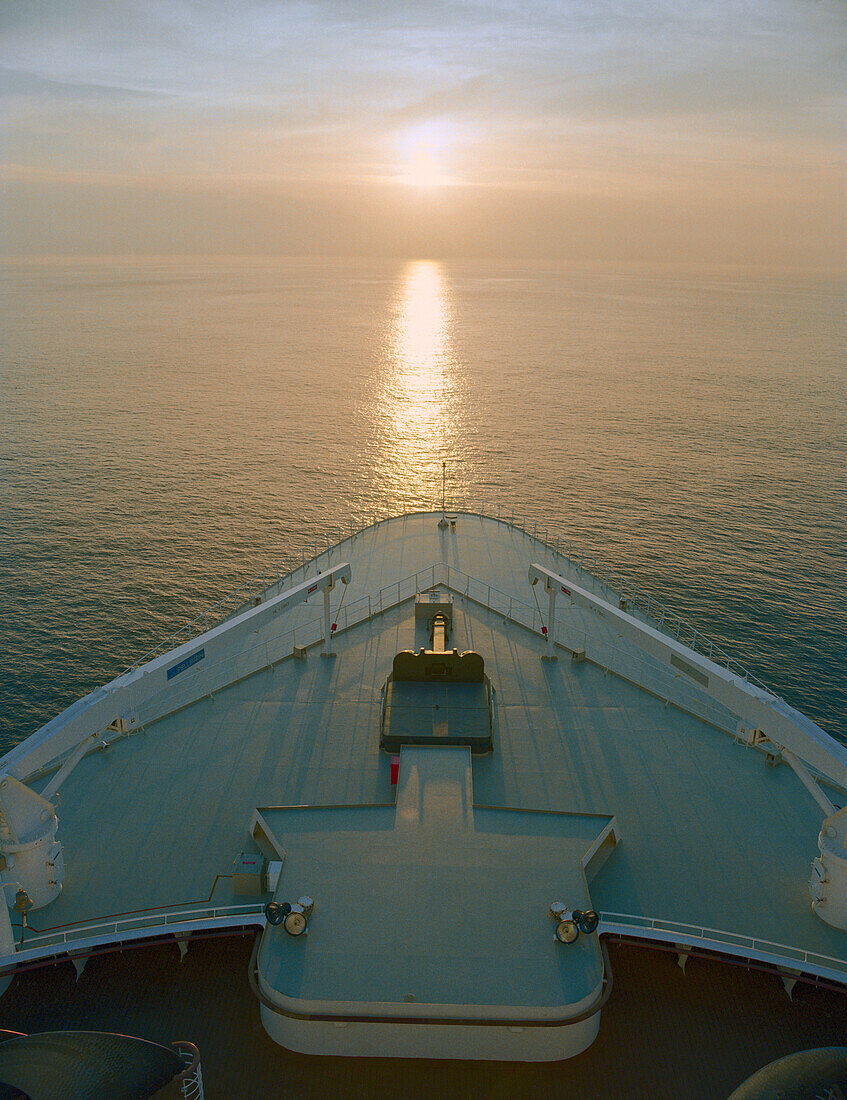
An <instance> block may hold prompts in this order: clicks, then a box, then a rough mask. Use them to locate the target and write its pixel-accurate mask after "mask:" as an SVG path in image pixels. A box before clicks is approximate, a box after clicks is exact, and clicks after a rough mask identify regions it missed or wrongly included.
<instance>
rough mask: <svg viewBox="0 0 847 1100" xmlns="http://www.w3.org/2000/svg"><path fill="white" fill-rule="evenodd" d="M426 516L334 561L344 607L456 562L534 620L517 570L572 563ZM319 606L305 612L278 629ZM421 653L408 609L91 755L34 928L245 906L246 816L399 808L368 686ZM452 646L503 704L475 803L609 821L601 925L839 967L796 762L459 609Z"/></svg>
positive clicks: (840, 941) (481, 529)
mask: <svg viewBox="0 0 847 1100" xmlns="http://www.w3.org/2000/svg"><path fill="white" fill-rule="evenodd" d="M437 518H438V517H437V516H411V517H403V518H401V519H397V520H392V521H388V522H385V523H383V524H381V525H379V526H378V527H377V528H375V529H371V530H370V531H369V532H366V533H363V534H360V535H357V536H356V537H355V538H354V539H353V540H352V541H348V542H346V543H344V544H343V545H342V546H341V547H340V548H338V549H336V550H335V551H333V553H332V556H331V561H332V563H333V564H335V563H336V562H339V561H349V562H350V563H351V565H352V567H353V580H352V583H351V585H350V588H349V591H348V592H347V594H346V597H345V600H346V601H347V602H351V601H354V600H356V599H357V598H359V597H361V596H363V595H367V594H368V593H376V592H377V591H378V590H379V589H380V588H382V587H384V586H385V585H386V584H389V583H391V582H392V581H394V580H396V579H399V578H401V577H405V576H407V575H409V574H411V573H414V572H415V571H417V570H419V569H422V568H424V567H426V566H428V565H430V564H432V563H433V562H438V561H441V560H446V561H448V562H449V563H451V564H453V565H455V566H458V567H459V568H460V569H463V570H465V571H466V572H467V573H469V574H471V575H472V576H473V577H475V578H479V579H481V580H484V581H487V582H489V583H490V584H491V585H492V586H493V587H496V588H499V589H501V590H503V591H504V592H506V593H509V594H513V595H514V597H515V598H516V599H519V600H521V601H523V602H529V603H532V602H533V596H532V590H531V589H530V586H529V584H528V581H527V569H528V566H529V564H530V563H531V562H532V561H541V562H542V563H547V564H549V565H551V566H554V565H555V566H556V568H558V569H559V570H560V571H561V570H563V569H564V568H565V567H564V566H563V563H562V561H561V560H557V559H556V558H555V555H553V554H552V553H550V552H548V551H542V550H541V549H540V548H539V544H538V543H535V542H534V541H533V540H532V539H530V538H529V537H527V536H525V535H523V534H521V533H520V532H518V531H516V530H514V529H512V528H510V527H508V526H506V525H504V524H499V523H497V522H496V521H492V520H483V519H480V518H478V517H466V516H460V517H459V520H458V524H457V527H456V528H455V529H454V530H450V531H449V532H447V533H446V534H441V533H439V531H438V528H437V522H436V521H437ZM326 560H327V559H326V555H324V557H323V558H322V559H321V560H319V561H318V563H317V567H318V568H320V567H322V562H324V563H325V562H326ZM313 570H314V567H313ZM574 576H575V577H576V576H577V574H576V573H574ZM299 579H301V578H300V576H297V575H295V577H294V580H295V581H296V580H299ZM583 583H584V578H583ZM334 606H335V605H334ZM320 611H321V607H320V605H319V604H315V603H314V601H312V603H311V604H310V605H309V606H308V607H301V608H298V609H296V610H294V611H292V612H291V614H290V615H289V616H288V617H287V619H286V621H285V624H284V627H285V629H290V628H291V627H292V626H294V625H296V624H297V623H298V622H306V621H307V620H310V619H314V618H315V617H316V616H317V615H319V614H320ZM542 611H544V612H545V614H546V608H545V607H544V603H543V597H542ZM573 615H574V617H575V620H578V621H579V622H581V623H583V624H584V625H585V626H587V627H590V628H591V629H592V630H593V631H596V632H602V631H603V630H607V629H608V628H607V627H606V625H605V624H604V623H603V622H602V621H599V620H597V621H594V622H590V623H589V622H587V621H586V620H588V619H590V618H591V616H589V615H587V614H581V613H579V612H576V611H573ZM414 640H415V622H414V604H413V602H412V601H408V602H406V603H404V604H402V605H400V606H398V607H395V608H392V609H390V610H388V611H386V612H384V613H381V614H377V615H375V616H374V617H373V618H372V619H370V620H368V621H365V622H363V623H361V624H359V625H357V626H355V627H352V628H351V629H349V630H347V631H344V632H342V633H341V634H340V635H338V636H337V637H336V639H335V642H334V649H335V650H336V652H337V656H336V657H335V658H333V659H329V660H327V659H323V658H322V657H321V656H320V653H319V649H318V648H313V649H310V650H309V651H308V653H307V655H306V657H305V659H304V660H296V659H291V660H285V661H283V662H282V663H280V664H277V665H276V666H275V667H274V668H272V669H266V670H265V671H263V672H260V673H257V674H256V675H254V676H251V677H249V678H248V679H245V680H243V681H241V682H240V683H237V684H235V685H233V686H231V687H229V688H227V689H225V690H223V691H220V692H216V693H215V695H214V698H211V699H202V700H200V701H198V702H196V703H194V704H193V705H191V706H189V707H188V708H186V709H184V710H181V711H179V712H178V713H176V714H173V715H171V716H170V717H168V718H165V719H162V720H160V721H158V722H156V723H154V724H152V725H150V726H148V728H147V730H146V731H145V732H142V733H138V734H134V735H133V736H131V737H129V738H127V739H125V740H122V741H119V742H118V743H116V744H115V745H113V746H112V747H111V748H109V749H108V751H106V752H104V753H100V752H95V753H93V754H91V755H89V756H88V757H86V758H85V759H84V760H83V761H82V762H81V763H80V764H79V766H78V767H77V768H76V770H75V771H74V772H73V773H72V775H71V777H70V778H69V779H68V780H67V782H66V783H65V784H64V786H63V787H62V790H61V803H60V805H59V808H58V814H59V821H60V831H59V837H60V839H61V840H62V842H63V844H64V846H65V858H66V861H67V865H68V870H67V875H66V879H65V886H64V891H63V893H62V895H61V897H60V898H59V899H58V900H57V901H56V902H54V903H53V904H52V905H51V906H49V907H48V908H46V909H44V910H41V911H38V912H35V913H33V914H32V915H31V925H32V926H33V927H34V929H36V930H47V929H48V928H55V927H57V926H66V925H68V924H70V923H72V922H91V921H94V920H97V919H100V918H105V917H107V916H111V915H116V914H127V913H131V912H132V911H137V910H143V909H152V908H154V907H170V906H176V905H182V904H185V903H188V902H198V903H203V904H205V903H206V901H207V899H210V898H211V899H212V900H213V901H214V902H215V903H216V904H220V905H225V904H231V903H233V902H236V901H241V900H244V899H240V898H234V897H233V895H232V889H231V883H230V880H229V878H227V877H225V876H228V875H229V874H230V873H231V871H232V866H233V860H234V859H235V857H236V856H237V854H238V852H239V851H240V850H241V849H242V848H243V847H245V845H246V843H247V840H248V837H247V827H248V822H249V819H250V815H251V812H252V811H253V809H254V808H255V807H259V806H285V805H289V806H295V805H299V806H304V805H328V804H335V805H338V804H342V805H356V804H365V803H386V802H390V801H392V800H393V797H394V789H393V788H392V787H391V785H390V779H389V758H388V757H387V756H386V755H385V754H384V753H381V752H380V751H379V712H380V690H381V688H382V685H383V683H384V682H385V680H386V677H387V676H388V674H389V672H390V670H391V663H392V659H393V657H394V655H395V653H396V652H397V651H398V650H399V649H404V648H411V647H412V646H413V645H414ZM612 641H614V639H612ZM452 644H455V645H456V646H458V648H459V649H460V650H461V649H465V648H467V649H474V650H476V651H477V652H479V653H481V654H482V655H483V657H484V658H485V663H486V672H487V673H488V675H489V676H490V678H491V682H492V685H493V687H494V689H495V692H496V694H495V704H494V712H495V726H494V751H493V752H492V753H491V754H490V755H487V756H484V757H479V758H475V760H474V765H473V798H474V803H475V805H479V806H482V805H485V806H499V807H512V808H517V809H538V810H565V811H570V812H574V813H590V814H604V815H615V816H616V818H617V821H618V825H619V830H620V835H621V843H620V844H619V845H618V847H617V849H616V850H615V851H614V852H613V853H612V855H611V857H610V858H609V860H608V862H607V863H606V864H605V866H604V867H603V868H602V870H601V871H600V873H599V876H598V877H597V879H596V881H595V882H594V883H593V884H592V886H591V901H592V903H593V906H594V908H596V909H597V910H599V911H604V912H611V913H623V914H635V915H639V916H645V917H648V918H660V919H662V920H666V921H678V922H683V923H686V924H692V925H697V926H705V927H708V928H713V929H719V930H722V931H724V932H728V933H732V934H736V935H739V936H753V937H757V938H759V939H763V940H769V941H774V942H776V943H779V944H786V945H789V946H790V947H793V948H796V949H797V950H799V951H801V952H805V951H815V952H819V953H821V954H823V955H827V956H833V957H835V958H837V959H840V960H843V962H844V964H845V965H846V966H847V932H841V931H838V930H837V929H835V928H832V927H830V926H828V925H826V924H824V923H823V922H822V921H820V920H819V919H818V918H817V917H816V916H814V915H813V913H812V911H811V908H810V903H809V896H808V891H807V881H808V877H809V865H810V862H811V860H812V858H813V856H814V855H815V854H816V852H817V844H816V842H817V834H818V831H819V828H820V823H821V819H822V814H821V812H820V811H819V809H818V807H817V805H816V804H815V802H814V801H813V800H812V798H811V797H810V796H809V794H808V792H807V791H806V790H805V789H804V788H803V786H802V785H801V783H800V781H799V780H798V779H797V777H796V775H795V774H794V773H793V772H792V771H791V770H790V769H789V768H788V767H787V766H786V765H780V766H777V767H769V766H767V764H766V763H765V760H764V758H763V756H762V754H760V753H758V752H756V751H755V750H751V749H747V748H745V747H743V746H742V745H740V744H738V743H736V742H734V741H733V739H732V737H730V736H728V735H727V734H726V733H724V732H721V731H719V730H718V729H715V728H714V727H713V726H710V725H707V724H705V723H704V722H702V721H700V720H698V719H696V718H694V717H691V716H690V715H688V714H686V713H684V712H682V711H681V710H679V709H677V708H676V707H674V706H673V705H670V706H665V705H664V704H663V702H662V701H661V700H660V699H658V698H656V697H654V696H652V695H650V694H648V693H646V692H644V691H642V690H640V689H639V688H637V687H635V686H632V685H631V684H628V683H626V682H624V681H622V680H621V679H618V678H617V677H615V676H614V675H612V674H609V675H606V674H604V672H603V671H602V669H600V668H598V667H596V666H595V665H592V664H590V663H583V664H572V663H571V662H570V661H569V660H567V659H566V657H567V655H566V654H565V653H564V652H562V658H561V659H559V660H558V661H556V662H553V663H548V662H542V661H541V659H540V657H541V654H542V653H543V652H544V651H545V643H544V642H543V640H542V639H541V638H540V637H539V636H538V635H533V634H532V633H531V632H530V631H528V630H526V629H524V628H523V627H520V626H518V625H515V624H514V623H508V622H504V619H503V616H502V615H500V614H496V613H494V612H492V611H489V610H487V609H485V608H483V607H480V606H479V605H478V604H476V603H473V602H470V601H467V600H463V599H462V598H461V596H459V595H455V596H454V621H453V642H452ZM618 644H619V643H618ZM777 687H778V685H777ZM42 785H43V784H42ZM36 786H37V785H36ZM218 876H223V877H218ZM554 893H556V892H555V891H554ZM551 900H553V895H552V894H551ZM562 900H565V901H568V899H567V898H563V899H562ZM551 928H552V926H551Z"/></svg>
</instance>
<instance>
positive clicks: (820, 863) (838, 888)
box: [809, 806, 847, 929]
mask: <svg viewBox="0 0 847 1100" xmlns="http://www.w3.org/2000/svg"><path fill="white" fill-rule="evenodd" d="M818 848H820V853H821V854H820V855H819V856H818V857H817V858H816V859H815V860H814V861H813V863H812V877H811V879H810V881H809V892H810V893H811V895H812V908H813V909H814V911H815V912H816V913H817V915H818V916H819V917H820V918H821V919H822V920H825V921H826V922H827V924H831V925H833V926H834V927H835V928H844V929H847V806H845V807H844V808H843V809H841V810H837V811H836V812H835V813H834V814H831V815H830V816H829V817H828V818H827V819H826V820H825V821H824V823H823V825H822V826H821V832H820V836H819V837H818Z"/></svg>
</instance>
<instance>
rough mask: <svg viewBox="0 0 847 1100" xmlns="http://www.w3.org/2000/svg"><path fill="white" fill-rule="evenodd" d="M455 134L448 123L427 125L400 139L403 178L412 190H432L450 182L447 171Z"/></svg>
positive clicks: (416, 128)
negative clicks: (447, 162)
mask: <svg viewBox="0 0 847 1100" xmlns="http://www.w3.org/2000/svg"><path fill="white" fill-rule="evenodd" d="M450 139H451V134H450V132H449V129H448V127H447V126H446V125H445V124H444V123H426V124H424V125H422V126H417V127H415V128H414V129H413V130H409V131H407V132H406V133H404V134H402V135H401V137H400V141H399V145H400V156H401V160H402V166H401V169H400V179H401V180H402V181H403V182H404V183H407V184H409V185H410V186H412V187H419V188H421V189H430V188H433V187H441V186H443V185H444V184H445V183H450V177H449V176H448V175H447V172H446V171H445V163H446V161H447V159H448V153H449V145H450Z"/></svg>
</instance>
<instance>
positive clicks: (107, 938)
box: [4, 902, 264, 961]
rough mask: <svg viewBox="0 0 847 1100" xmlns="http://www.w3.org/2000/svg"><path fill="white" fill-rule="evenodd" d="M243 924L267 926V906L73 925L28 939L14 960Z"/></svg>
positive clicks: (180, 910)
mask: <svg viewBox="0 0 847 1100" xmlns="http://www.w3.org/2000/svg"><path fill="white" fill-rule="evenodd" d="M242 922H243V923H246V924H264V905H263V904H262V903H260V902H247V903H243V904H239V905H205V906H199V907H198V906H191V907H189V906H178V907H175V908H167V909H157V910H155V911H153V912H149V913H144V914H140V913H136V914H132V915H128V916H125V917H118V918H115V919H112V920H101V921H94V922H91V923H88V924H85V923H79V924H73V925H69V926H67V927H64V928H56V929H52V930H49V931H46V932H39V933H36V934H35V935H32V936H27V938H26V939H25V940H24V942H23V945H22V946H20V948H19V951H18V954H17V955H14V956H11V958H13V959H15V960H20V959H22V958H23V959H27V958H38V957H40V956H43V955H49V954H52V953H53V952H55V949H56V948H57V947H70V946H71V945H72V944H79V943H80V942H81V941H84V942H88V941H92V942H93V943H115V942H122V941H124V940H129V939H139V938H141V937H146V936H155V935H157V934H163V933H165V932H173V931H174V926H180V927H181V926H183V925H192V924H198V925H201V926H202V927H204V928H205V927H214V926H215V925H216V924H218V925H219V924H225V925H233V924H239V923H242ZM4 961H5V960H4Z"/></svg>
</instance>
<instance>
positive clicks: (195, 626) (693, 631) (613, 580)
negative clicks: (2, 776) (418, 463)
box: [125, 502, 775, 694]
mask: <svg viewBox="0 0 847 1100" xmlns="http://www.w3.org/2000/svg"><path fill="white" fill-rule="evenodd" d="M449 512H450V514H454V513H455V514H463V515H477V516H481V517H483V518H486V519H493V520H496V521H497V522H499V523H503V524H505V525H506V526H507V527H511V528H512V529H514V530H516V531H520V532H522V533H523V534H525V535H526V536H527V537H528V538H531V539H534V540H535V541H537V542H540V543H541V544H542V545H543V546H545V547H546V548H547V549H548V550H550V551H551V552H552V553H554V554H556V555H557V556H558V557H561V558H565V560H566V561H567V563H568V565H571V566H574V567H575V568H577V569H579V570H580V572H582V573H587V574H589V575H590V576H592V577H593V578H594V580H595V582H596V583H598V584H600V585H601V586H602V588H603V589H604V590H605V591H608V590H610V589H611V591H613V592H616V593H617V594H618V596H619V598H620V599H621V600H625V601H626V603H627V608H628V610H630V611H636V610H638V611H640V612H641V614H642V615H644V616H646V618H647V619H649V620H652V622H653V623H655V624H656V625H657V626H658V627H659V629H660V630H663V631H664V632H665V633H667V634H673V636H674V637H676V638H677V639H678V640H679V641H682V642H683V643H684V644H685V645H687V646H688V647H689V648H690V649H693V650H694V651H695V652H697V653H701V654H702V655H703V656H704V657H708V658H709V660H711V661H714V662H715V663H716V664H720V665H723V667H725V668H726V669H727V670H728V671H730V672H735V673H736V674H737V675H739V676H742V677H744V679H745V680H749V681H750V682H752V683H754V684H756V685H757V686H758V687H761V688H764V689H765V690H766V691H769V692H771V694H775V693H774V692H773V690H772V689H771V688H769V687H768V685H767V684H765V683H764V682H763V681H762V680H760V679H759V678H758V677H756V676H754V675H753V674H752V673H751V672H749V670H748V669H746V668H745V667H744V666H742V665H741V664H740V663H739V662H738V661H737V660H736V659H735V658H734V657H732V656H731V655H730V654H728V653H727V652H726V651H725V650H724V649H723V648H721V646H719V645H718V644H717V643H715V642H713V641H712V640H711V639H710V638H709V637H708V636H707V635H706V634H704V633H703V632H702V631H701V630H698V629H697V628H696V627H695V626H694V625H693V624H692V623H690V622H689V621H688V620H687V619H684V618H683V617H682V616H681V615H679V614H677V612H675V611H673V610H672V609H671V608H670V607H669V606H668V605H667V604H664V603H662V602H661V601H659V600H657V599H655V598H654V597H653V596H651V595H650V594H649V593H648V592H647V591H646V590H645V589H643V588H640V587H638V586H637V585H636V584H635V582H634V581H632V580H631V579H630V578H628V577H626V576H624V574H622V573H619V572H618V571H617V570H616V569H613V568H612V566H611V565H610V564H609V563H608V562H606V561H605V560H603V559H601V558H598V557H597V555H596V554H594V555H592V554H590V553H589V554H588V558H589V559H590V560H588V561H587V560H586V553H585V551H584V550H582V549H580V548H579V547H577V546H575V545H574V544H573V543H572V542H570V541H569V540H567V539H563V538H562V537H561V536H558V535H557V536H556V540H555V543H554V542H553V537H552V535H551V534H550V531H549V528H548V527H546V526H545V527H544V528H543V532H544V535H543V537H542V535H541V532H542V528H541V525H540V524H538V523H536V522H533V523H532V533H531V534H530V531H529V524H530V521H529V520H528V519H525V518H523V517H521V516H519V515H516V513H515V511H514V509H511V510H510V511H508V510H507V509H504V508H503V506H502V505H501V504H498V505H497V508H496V511H495V509H494V508H490V509H487V506H486V504H485V502H482V503H478V504H474V505H471V504H465V503H460V504H458V506H453V507H452V508H450V509H449ZM421 514H428V513H424V512H396V513H395V512H386V513H385V514H383V515H378V514H374V515H373V518H372V520H371V522H370V523H364V524H361V525H359V526H357V525H356V524H355V523H354V521H353V520H350V521H349V523H348V524H347V525H346V526H343V527H336V528H333V529H331V531H330V532H328V533H326V534H324V535H321V536H320V537H319V538H318V539H316V540H314V541H313V543H312V545H311V547H310V548H309V549H310V550H314V553H312V554H311V555H310V556H309V557H307V556H306V549H305V548H304V549H301V550H300V552H299V553H294V554H289V555H288V556H287V557H285V558H283V559H281V560H280V561H279V562H277V563H276V564H274V565H272V566H270V567H269V568H268V569H265V570H263V571H262V572H261V573H258V574H256V576H254V577H251V578H249V579H248V580H246V581H244V582H242V584H240V585H239V586H238V588H236V589H235V590H234V591H233V592H231V593H229V594H228V595H226V596H224V597H223V599H221V600H219V601H218V602H217V603H216V604H213V605H212V606H211V607H208V608H206V609H205V610H204V611H202V612H200V614H199V615H196V616H195V617H194V618H193V619H191V620H190V621H189V622H188V623H186V624H185V625H184V626H182V627H180V629H179V630H177V631H176V632H175V633H174V634H172V635H171V636H170V637H168V638H165V639H164V640H163V641H162V642H160V643H159V644H158V645H156V646H154V647H153V649H151V650H150V651H149V652H147V653H146V654H144V656H143V657H139V658H138V660H136V661H134V662H133V663H132V664H131V665H130V666H129V667H128V668H127V669H125V671H126V672H132V671H134V670H135V669H137V668H139V667H140V666H141V665H143V664H146V663H147V661H150V660H152V659H153V658H154V657H157V656H158V655H159V654H161V653H166V652H168V650H170V649H173V648H174V647H175V646H178V645H181V644H183V643H184V642H187V641H189V640H190V639H191V638H195V637H197V636H198V635H200V634H203V633H205V631H207V630H209V629H210V628H211V627H213V626H215V625H217V624H218V623H219V622H221V621H223V619H225V618H227V617H228V616H229V615H231V614H233V612H235V611H237V610H238V609H239V608H240V607H242V606H243V605H244V604H245V603H246V602H248V601H249V600H250V599H252V598H254V597H255V596H257V595H259V594H260V593H261V592H264V591H265V589H266V588H268V587H269V586H270V585H271V584H276V583H278V582H280V581H282V580H285V579H286V578H288V577H290V576H291V575H292V574H293V573H295V572H296V571H297V570H299V569H303V570H304V572H305V568H306V566H307V565H308V564H309V563H310V562H312V561H315V560H316V559H318V558H320V557H321V556H322V555H323V554H325V553H329V552H330V551H331V550H332V549H334V548H335V547H337V546H339V545H340V544H341V543H342V542H345V541H346V540H348V539H352V538H354V537H355V536H356V535H360V534H363V533H364V532H366V531H369V530H370V529H371V528H375V527H378V526H379V525H380V524H381V523H384V522H386V521H387V520H389V519H398V518H400V517H402V516H404V515H421ZM507 514H508V518H507ZM320 542H322V543H323V544H324V545H323V548H322V549H320V550H319V549H318V544H319V543H320ZM686 638H687V640H686Z"/></svg>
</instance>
